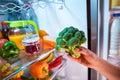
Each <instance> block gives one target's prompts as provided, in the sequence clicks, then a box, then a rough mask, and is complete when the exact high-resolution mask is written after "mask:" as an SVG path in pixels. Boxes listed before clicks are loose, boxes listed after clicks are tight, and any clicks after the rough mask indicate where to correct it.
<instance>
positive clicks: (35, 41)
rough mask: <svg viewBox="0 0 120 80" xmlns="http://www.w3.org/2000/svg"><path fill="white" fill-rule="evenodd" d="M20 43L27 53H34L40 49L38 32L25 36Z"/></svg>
mask: <svg viewBox="0 0 120 80" xmlns="http://www.w3.org/2000/svg"><path fill="white" fill-rule="evenodd" d="M22 43H23V45H24V46H25V51H26V53H27V54H28V55H32V54H36V53H38V52H39V51H40V49H42V47H41V46H40V40H39V35H38V34H33V35H30V36H25V37H24V38H23V40H22Z"/></svg>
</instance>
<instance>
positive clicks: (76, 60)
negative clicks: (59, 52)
mask: <svg viewBox="0 0 120 80" xmlns="http://www.w3.org/2000/svg"><path fill="white" fill-rule="evenodd" d="M67 56H68V58H69V59H71V60H72V61H75V62H78V63H80V64H81V59H80V58H73V57H72V56H70V55H69V54H68V55H67Z"/></svg>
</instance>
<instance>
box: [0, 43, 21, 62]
mask: <svg viewBox="0 0 120 80" xmlns="http://www.w3.org/2000/svg"><path fill="white" fill-rule="evenodd" d="M19 53H20V50H19V48H18V47H17V46H16V44H15V43H14V42H13V41H7V42H5V43H4V44H3V46H2V49H0V55H1V57H3V58H4V59H6V60H10V59H12V58H15V57H17V56H19Z"/></svg>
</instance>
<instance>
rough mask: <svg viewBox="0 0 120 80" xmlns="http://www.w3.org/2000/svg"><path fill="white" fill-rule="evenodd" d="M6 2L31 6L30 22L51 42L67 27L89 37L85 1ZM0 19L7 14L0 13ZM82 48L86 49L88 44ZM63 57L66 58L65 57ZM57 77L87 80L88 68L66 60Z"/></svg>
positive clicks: (33, 0)
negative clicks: (78, 30)
mask: <svg viewBox="0 0 120 80" xmlns="http://www.w3.org/2000/svg"><path fill="white" fill-rule="evenodd" d="M7 1H8V2H11V1H20V2H21V1H23V2H25V4H27V3H29V4H31V6H32V9H33V10H34V12H35V15H34V14H33V15H32V20H34V21H36V22H37V24H38V26H39V29H42V30H45V31H46V32H47V33H48V34H49V35H50V39H52V40H55V39H56V37H57V35H58V33H59V32H60V31H61V30H62V29H64V28H65V27H69V26H74V27H76V28H78V29H80V30H82V31H84V32H85V36H86V38H87V37H88V36H89V35H88V32H87V31H88V27H87V26H88V24H87V0H30V1H27V0H7ZM3 2H4V0H3ZM21 4H23V3H21ZM5 6H6V5H5ZM29 14H30V12H29ZM29 14H28V15H29ZM31 14H32V13H31ZM6 15H7V16H6ZM22 16H27V14H26V15H24V13H23V15H22ZM0 18H1V20H0V21H4V20H8V14H2V13H1V14H0ZM14 18H15V16H14ZM30 18H31V17H30ZM26 19H27V18H26ZM87 40H88V39H87ZM82 46H85V47H88V42H86V43H85V44H84V45H82ZM65 57H66V58H67V56H65ZM57 77H58V78H60V79H61V80H88V68H87V67H85V66H83V65H80V64H78V63H76V62H73V61H71V60H70V59H68V58H67V64H66V67H65V68H64V69H63V70H62V71H61V72H60V73H59V74H58V75H57Z"/></svg>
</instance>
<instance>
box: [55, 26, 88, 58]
mask: <svg viewBox="0 0 120 80" xmlns="http://www.w3.org/2000/svg"><path fill="white" fill-rule="evenodd" d="M85 42H86V38H85V34H84V32H83V31H80V30H78V29H77V28H74V27H73V26H70V27H67V28H65V29H63V30H62V31H61V32H60V33H59V36H58V37H57V39H56V43H57V44H56V50H61V49H63V50H65V51H66V52H68V53H69V54H70V55H71V56H73V57H74V58H79V57H80V54H78V53H76V52H75V50H74V49H75V48H77V47H80V46H81V44H83V43H85Z"/></svg>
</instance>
